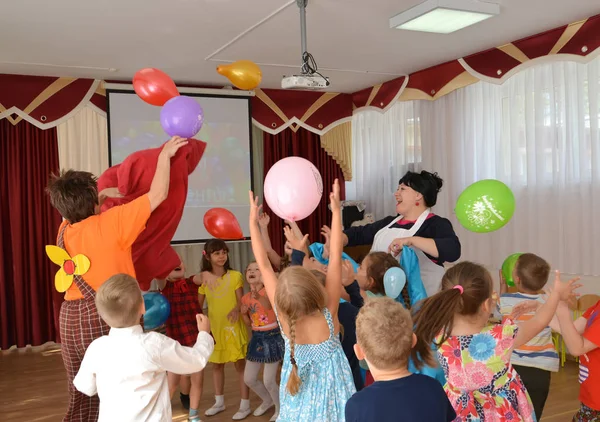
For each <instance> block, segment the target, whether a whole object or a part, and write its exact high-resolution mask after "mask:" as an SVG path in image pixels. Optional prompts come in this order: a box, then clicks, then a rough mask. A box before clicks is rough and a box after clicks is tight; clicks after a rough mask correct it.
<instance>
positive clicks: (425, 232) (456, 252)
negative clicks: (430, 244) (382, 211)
mask: <svg viewBox="0 0 600 422" xmlns="http://www.w3.org/2000/svg"><path fill="white" fill-rule="evenodd" d="M396 217H397V216H394V215H391V216H389V217H385V218H384V219H381V220H379V221H376V222H374V223H371V224H367V225H366V226H358V227H350V228H349V229H347V230H344V233H345V234H346V236H348V245H347V246H360V245H370V244H372V243H373V239H375V235H376V234H377V232H378V231H379V230H381V229H383V228H384V227H386V226H388V225H389V224H390V223H391V222H392V220H394V219H395V218H396ZM413 225H414V222H409V221H404V220H400V221H397V222H396V223H394V225H393V226H392V228H399V229H406V230H409V229H410V228H411V227H412V226H413ZM415 236H419V237H426V238H428V239H433V240H434V241H435V246H436V247H437V250H438V254H439V257H437V258H434V257H432V256H429V255H427V254H425V255H427V257H428V258H429V259H431V260H432V261H433V262H435V263H436V264H438V265H443V264H444V262H454V261H457V260H458V259H459V258H460V252H461V250H460V249H461V247H460V241H459V240H458V237H457V236H456V233H454V229H453V228H452V223H451V222H450V220H448V219H446V218H443V217H440V216H439V215H435V214H429V217H427V219H426V220H425V221H424V222H423V225H422V226H421V228H420V229H419V230H417V232H416V233H415Z"/></svg>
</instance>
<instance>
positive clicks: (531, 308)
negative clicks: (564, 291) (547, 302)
mask: <svg viewBox="0 0 600 422" xmlns="http://www.w3.org/2000/svg"><path fill="white" fill-rule="evenodd" d="M540 306H542V304H541V303H540V302H538V301H537V300H526V301H525V302H521V303H518V304H516V305H515V306H513V309H512V312H511V314H510V319H517V318H519V317H520V316H521V315H525V314H530V313H535V312H537V310H538V308H539V307H540Z"/></svg>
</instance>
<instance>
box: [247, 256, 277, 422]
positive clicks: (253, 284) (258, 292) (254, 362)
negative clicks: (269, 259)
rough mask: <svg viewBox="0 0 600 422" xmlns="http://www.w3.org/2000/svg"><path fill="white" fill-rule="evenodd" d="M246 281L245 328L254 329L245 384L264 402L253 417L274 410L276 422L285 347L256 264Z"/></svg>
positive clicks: (249, 270) (254, 263)
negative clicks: (247, 291) (247, 288)
mask: <svg viewBox="0 0 600 422" xmlns="http://www.w3.org/2000/svg"><path fill="white" fill-rule="evenodd" d="M246 281H248V284H250V292H249V293H246V294H245V295H244V297H242V310H241V312H242V318H243V319H244V322H245V323H246V325H248V326H249V327H252V338H251V339H250V344H249V346H248V354H247V355H246V370H245V371H244V381H245V382H246V385H247V386H248V387H250V388H251V389H252V390H253V391H254V392H255V393H256V394H257V395H258V396H259V397H260V398H261V400H262V404H261V405H260V406H259V407H258V408H257V409H256V410H255V411H254V416H262V415H264V414H265V413H266V412H267V411H268V410H269V409H270V408H271V407H273V406H275V414H274V415H273V417H272V418H271V421H276V420H277V415H278V414H279V384H277V372H278V370H279V362H280V361H281V360H282V359H283V353H284V347H285V346H284V344H283V338H282V337H281V332H280V330H279V325H277V319H276V318H275V313H274V312H273V307H272V306H271V304H270V303H269V299H268V298H267V293H266V291H265V289H264V285H263V282H262V278H261V276H260V269H259V268H258V264H257V263H256V262H251V263H250V264H248V267H247V268H246ZM262 364H264V365H265V367H264V371H263V381H264V384H263V383H262V382H260V380H259V379H258V373H259V371H260V367H261V366H262Z"/></svg>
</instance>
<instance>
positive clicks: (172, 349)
mask: <svg viewBox="0 0 600 422" xmlns="http://www.w3.org/2000/svg"><path fill="white" fill-rule="evenodd" d="M96 307H97V309H98V313H99V314H100V316H101V317H102V319H103V320H104V321H106V323H107V324H108V325H109V326H110V327H111V329H110V332H109V334H108V335H107V336H106V335H105V336H102V337H100V338H98V339H96V340H94V341H93V342H92V344H90V346H89V347H88V349H87V351H86V353H85V357H84V359H83V362H82V363H81V369H80V370H79V372H78V373H77V376H76V377H75V380H74V381H73V383H74V385H75V387H76V388H77V389H78V390H79V391H81V392H82V393H84V394H86V395H88V396H93V395H96V394H98V396H99V397H100V416H99V421H101V422H102V421H107V422H113V421H156V422H162V421H165V422H167V421H169V422H170V421H171V420H172V415H171V395H170V394H169V384H168V382H167V372H166V371H169V372H173V373H176V374H191V373H194V372H199V371H201V370H202V369H204V367H205V366H206V363H207V362H208V358H209V357H210V355H211V353H212V352H213V349H214V341H213V339H212V336H211V335H210V334H209V332H210V324H209V321H208V317H206V316H204V315H202V314H197V315H196V321H197V324H198V331H199V333H198V338H197V340H196V344H194V347H184V346H182V345H181V344H179V343H178V342H177V341H175V340H172V339H170V338H169V337H167V336H164V335H162V334H159V333H156V332H149V333H144V329H143V328H142V326H141V325H140V318H141V317H142V315H143V314H144V312H145V308H144V299H143V298H142V292H141V290H140V287H139V284H138V282H137V281H136V279H135V278H133V277H131V276H130V275H127V274H117V275H115V276H112V277H111V278H109V279H108V280H107V281H106V282H105V283H104V284H102V286H100V288H99V289H98V293H97V295H96Z"/></svg>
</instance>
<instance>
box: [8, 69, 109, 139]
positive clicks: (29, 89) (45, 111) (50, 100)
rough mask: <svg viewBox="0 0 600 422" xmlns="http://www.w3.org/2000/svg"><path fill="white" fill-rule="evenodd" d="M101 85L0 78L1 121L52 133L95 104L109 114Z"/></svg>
mask: <svg viewBox="0 0 600 422" xmlns="http://www.w3.org/2000/svg"><path fill="white" fill-rule="evenodd" d="M100 85H101V83H100V81H97V80H93V79H75V78H56V77H45V76H23V75H0V119H2V118H6V119H7V120H8V121H9V122H10V123H12V124H13V125H16V124H17V123H19V122H20V121H21V120H23V119H24V120H27V121H28V122H29V123H31V124H33V125H35V126H37V127H38V128H40V129H49V128H52V127H55V126H57V125H59V124H60V123H62V122H64V121H66V120H68V119H69V118H70V117H71V116H73V115H74V114H75V113H77V111H79V109H80V108H81V107H83V106H85V105H86V104H88V103H90V102H91V103H92V104H93V105H94V106H95V107H97V108H98V110H99V111H101V112H106V99H105V96H104V95H105V94H104V92H103V89H102V88H101V86H100Z"/></svg>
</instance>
